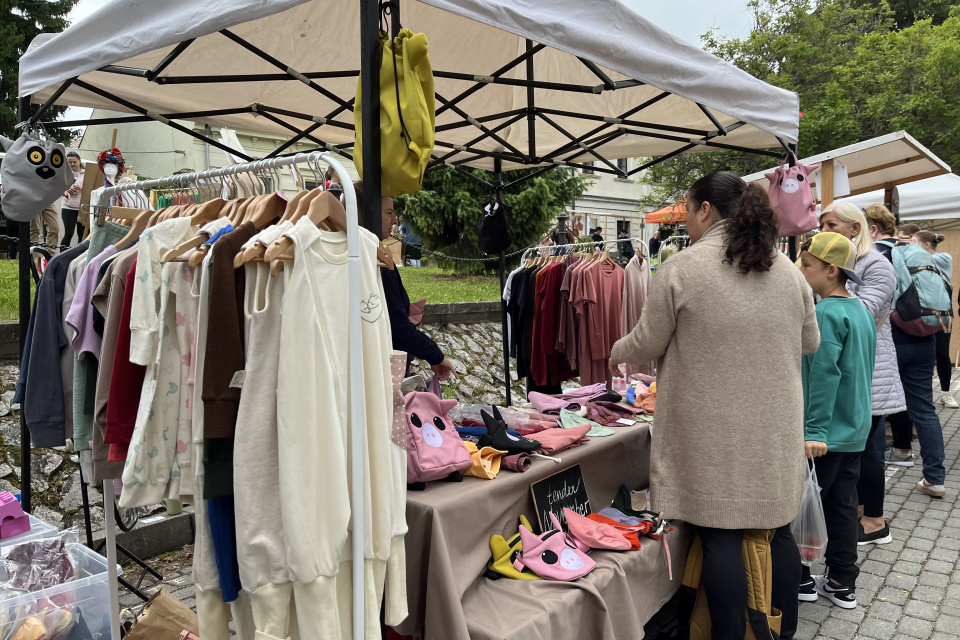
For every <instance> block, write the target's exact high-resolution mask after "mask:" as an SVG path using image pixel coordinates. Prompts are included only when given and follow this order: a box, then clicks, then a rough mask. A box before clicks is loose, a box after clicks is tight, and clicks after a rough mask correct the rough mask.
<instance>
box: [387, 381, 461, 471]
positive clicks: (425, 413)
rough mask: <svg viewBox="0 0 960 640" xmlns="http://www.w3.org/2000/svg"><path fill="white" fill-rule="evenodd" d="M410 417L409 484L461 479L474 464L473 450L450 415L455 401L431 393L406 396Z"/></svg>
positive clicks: (408, 433) (408, 430)
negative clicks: (464, 442)
mask: <svg viewBox="0 0 960 640" xmlns="http://www.w3.org/2000/svg"><path fill="white" fill-rule="evenodd" d="M404 404H405V406H406V418H407V483H408V484H415V483H421V482H430V481H432V480H445V479H448V476H451V475H453V474H456V475H455V477H454V478H449V479H451V480H460V479H462V478H460V477H459V474H461V473H462V472H464V471H466V470H467V469H469V468H470V466H471V465H472V464H473V461H472V460H471V458H470V452H469V451H467V447H466V446H465V445H464V444H463V440H461V439H460V435H459V434H458V433H457V430H456V429H455V428H454V426H453V422H452V421H451V420H450V418H448V417H447V412H448V411H450V409H452V408H453V407H454V406H456V404H457V401H456V400H441V399H440V398H438V397H437V396H435V395H434V394H432V393H428V392H420V391H413V392H411V393H408V394H407V395H406V396H405V397H404Z"/></svg>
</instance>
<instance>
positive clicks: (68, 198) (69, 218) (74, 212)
mask: <svg viewBox="0 0 960 640" xmlns="http://www.w3.org/2000/svg"><path fill="white" fill-rule="evenodd" d="M67 164H68V165H70V170H71V171H73V185H71V186H70V188H69V189H67V190H66V191H64V192H63V208H62V209H61V210H60V217H61V218H62V219H63V239H62V240H60V244H62V245H63V246H65V247H69V246H70V245H71V243H73V232H74V230H76V232H77V242H80V241H81V240H82V239H83V225H81V224H80V192H81V191H83V176H84V171H83V162H82V161H81V160H80V154H79V153H77V152H76V151H68V152H67Z"/></svg>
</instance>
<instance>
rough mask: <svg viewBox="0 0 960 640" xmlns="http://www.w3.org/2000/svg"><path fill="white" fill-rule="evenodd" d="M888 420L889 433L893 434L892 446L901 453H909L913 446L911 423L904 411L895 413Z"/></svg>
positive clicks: (908, 415)
mask: <svg viewBox="0 0 960 640" xmlns="http://www.w3.org/2000/svg"><path fill="white" fill-rule="evenodd" d="M888 419H889V420H890V433H892V434H893V446H894V447H896V448H897V449H900V450H902V451H909V450H910V449H911V448H912V446H913V442H912V441H913V421H912V420H910V414H909V413H907V412H906V411H901V412H900V413H895V414H893V415H892V416H890V417H889V418H888Z"/></svg>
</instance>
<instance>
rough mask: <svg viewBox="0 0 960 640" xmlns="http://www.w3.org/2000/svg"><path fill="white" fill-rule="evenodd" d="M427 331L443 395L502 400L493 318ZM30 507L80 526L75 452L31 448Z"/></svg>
mask: <svg viewBox="0 0 960 640" xmlns="http://www.w3.org/2000/svg"><path fill="white" fill-rule="evenodd" d="M423 330H424V332H425V333H427V334H428V335H430V336H431V337H432V338H433V339H434V340H436V342H437V344H438V345H440V348H441V349H443V352H444V354H446V356H447V357H448V358H450V360H451V361H452V362H453V363H454V366H455V367H456V370H457V375H458V379H456V380H451V381H450V382H449V383H447V384H445V385H444V393H445V394H446V396H447V397H448V398H456V399H457V400H461V401H463V402H471V403H476V404H498V405H502V404H503V402H504V389H503V355H502V354H503V349H502V347H501V345H502V338H501V332H500V323H499V322H483V323H477V324H459V323H452V324H431V325H425V326H424V328H423ZM425 364H426V363H420V362H417V364H416V367H415V369H416V370H417V371H419V372H421V373H422V374H423V375H424V378H425V379H429V378H430V377H431V376H432V375H433V373H432V372H431V371H430V368H429V366H425ZM18 375H19V367H18V366H17V365H16V364H15V363H12V364H11V363H10V362H9V361H7V364H4V365H0V391H2V392H7V391H12V390H13V389H14V388H15V387H16V384H17V377H18ZM511 381H512V390H513V391H512V393H513V399H514V402H517V401H518V400H520V401H522V399H523V397H524V396H523V386H522V383H521V382H519V381H517V375H516V367H515V363H512V364H511ZM30 466H31V486H32V496H31V501H32V507H33V512H34V514H35V515H36V516H37V517H39V518H42V519H43V520H46V521H47V522H49V523H51V524H54V525H56V526H57V527H61V528H62V527H70V526H76V527H78V528H79V529H80V530H81V532H82V530H83V503H82V500H81V494H80V468H79V465H78V464H77V462H76V454H73V453H71V452H69V451H67V450H66V449H64V448H56V449H34V450H33V453H32V455H31V464H30ZM20 486H21V484H20V415H19V412H18V411H11V412H10V413H9V414H7V415H5V416H2V417H0V490H2V491H10V492H11V493H20ZM90 504H91V506H92V511H91V518H92V522H93V528H94V529H99V528H102V526H103V501H102V498H101V496H100V493H99V492H98V491H96V490H95V489H92V488H91V489H90Z"/></svg>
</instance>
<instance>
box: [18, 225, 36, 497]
mask: <svg viewBox="0 0 960 640" xmlns="http://www.w3.org/2000/svg"><path fill="white" fill-rule="evenodd" d="M18 226H19V230H18V231H19V234H18V236H19V241H18V242H17V260H18V261H19V266H20V272H19V276H20V277H19V286H20V366H21V367H22V366H23V350H24V348H25V347H26V344H27V327H28V326H29V324H30V280H31V278H32V276H31V274H30V261H31V260H32V259H33V255H32V254H31V251H30V223H29V222H21V223H19V225H18ZM30 494H31V480H30V429H28V428H27V420H26V416H25V414H24V408H23V406H22V405H21V407H20V504H21V506H22V507H23V510H24V511H30V510H31V504H30V503H31V499H30V497H31V496H30Z"/></svg>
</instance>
